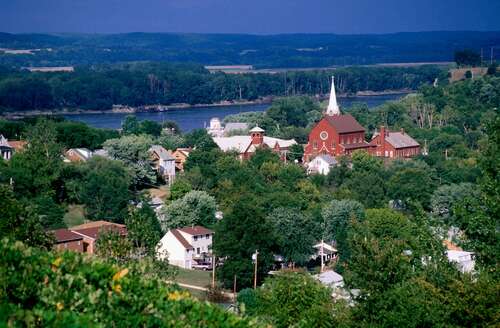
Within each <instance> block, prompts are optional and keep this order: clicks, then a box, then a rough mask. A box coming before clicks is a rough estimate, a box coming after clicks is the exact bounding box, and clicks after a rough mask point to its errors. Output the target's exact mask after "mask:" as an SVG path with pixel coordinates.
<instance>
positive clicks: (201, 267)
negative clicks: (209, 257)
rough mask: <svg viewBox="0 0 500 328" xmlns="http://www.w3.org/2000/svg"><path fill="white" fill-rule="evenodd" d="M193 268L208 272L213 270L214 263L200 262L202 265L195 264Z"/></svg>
mask: <svg viewBox="0 0 500 328" xmlns="http://www.w3.org/2000/svg"><path fill="white" fill-rule="evenodd" d="M191 267H192V268H193V269H195V270H203V271H208V270H212V263H209V262H200V263H196V264H193V265H192V266H191Z"/></svg>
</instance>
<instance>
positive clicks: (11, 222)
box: [0, 184, 54, 249]
mask: <svg viewBox="0 0 500 328" xmlns="http://www.w3.org/2000/svg"><path fill="white" fill-rule="evenodd" d="M0 204H2V206H1V207H0V217H1V220H0V239H2V238H9V239H11V240H20V241H23V242H24V243H25V244H26V245H29V246H33V247H40V248H45V249H50V248H51V247H52V245H53V242H54V240H53V238H52V236H51V235H50V234H48V233H47V232H46V231H45V229H44V227H43V225H42V221H41V218H40V216H39V215H38V214H37V213H36V212H35V211H34V210H33V209H32V208H31V207H25V206H24V204H22V203H20V202H19V201H18V200H17V199H16V197H15V195H14V193H13V191H12V188H10V187H9V186H6V185H3V184H0Z"/></svg>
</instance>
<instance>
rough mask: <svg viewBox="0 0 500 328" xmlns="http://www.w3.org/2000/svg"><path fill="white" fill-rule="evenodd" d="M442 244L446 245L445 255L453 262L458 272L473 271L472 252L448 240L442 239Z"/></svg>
mask: <svg viewBox="0 0 500 328" xmlns="http://www.w3.org/2000/svg"><path fill="white" fill-rule="evenodd" d="M443 244H444V246H445V247H446V256H447V257H448V261H449V262H452V263H454V264H455V266H456V267H457V269H458V270H459V271H460V272H462V273H472V272H474V267H475V260H474V253H473V252H467V251H464V250H463V249H462V248H461V247H459V246H457V245H455V244H454V243H452V242H450V241H449V240H444V241H443Z"/></svg>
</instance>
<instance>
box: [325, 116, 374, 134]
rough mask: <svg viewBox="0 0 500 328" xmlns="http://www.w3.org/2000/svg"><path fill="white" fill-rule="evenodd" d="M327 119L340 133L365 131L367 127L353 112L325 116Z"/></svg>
mask: <svg viewBox="0 0 500 328" xmlns="http://www.w3.org/2000/svg"><path fill="white" fill-rule="evenodd" d="M325 119H326V120H327V122H328V124H330V125H331V126H332V127H333V128H335V130H336V131H337V132H338V133H350V132H364V131H365V128H363V127H362V126H361V124H359V123H358V121H356V119H355V118H354V117H353V116H352V115H351V114H345V115H333V116H325Z"/></svg>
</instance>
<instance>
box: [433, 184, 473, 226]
mask: <svg viewBox="0 0 500 328" xmlns="http://www.w3.org/2000/svg"><path fill="white" fill-rule="evenodd" d="M478 192H479V190H478V188H477V186H475V185H473V184H471V183H461V184H451V185H443V186H440V187H439V188H437V189H436V191H434V194H433V195H432V198H431V209H432V214H433V215H434V216H435V217H437V218H439V219H440V220H441V221H442V223H444V224H447V225H454V224H456V223H457V220H456V217H455V214H454V208H455V207H456V206H457V205H458V204H459V203H461V202H462V201H463V200H464V199H465V198H466V197H468V196H472V197H473V198H474V197H478V196H479V194H478Z"/></svg>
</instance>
